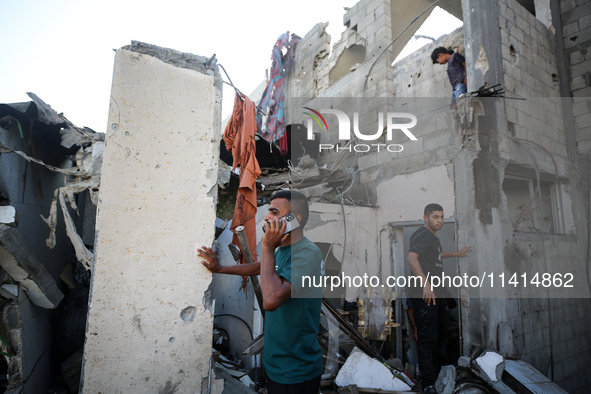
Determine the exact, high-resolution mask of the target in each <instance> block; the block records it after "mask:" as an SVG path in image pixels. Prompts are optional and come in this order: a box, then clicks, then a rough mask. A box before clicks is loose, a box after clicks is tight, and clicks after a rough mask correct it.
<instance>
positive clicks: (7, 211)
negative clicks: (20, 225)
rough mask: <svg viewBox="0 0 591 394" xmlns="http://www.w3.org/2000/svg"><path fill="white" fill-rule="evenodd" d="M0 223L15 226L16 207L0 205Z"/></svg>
mask: <svg viewBox="0 0 591 394" xmlns="http://www.w3.org/2000/svg"><path fill="white" fill-rule="evenodd" d="M0 224H6V225H9V226H16V225H17V221H16V209H15V208H14V207H11V206H10V205H5V206H1V207H0Z"/></svg>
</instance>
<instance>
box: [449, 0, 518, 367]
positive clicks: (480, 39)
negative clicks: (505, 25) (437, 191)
mask: <svg viewBox="0 0 591 394" xmlns="http://www.w3.org/2000/svg"><path fill="white" fill-rule="evenodd" d="M462 10H463V21H464V32H465V47H466V68H467V73H468V91H473V90H476V89H478V88H479V87H481V86H482V85H484V84H485V83H489V84H490V85H496V84H502V85H503V86H504V83H505V78H504V71H503V57H502V53H501V32H500V21H499V15H500V4H499V2H498V1H490V0H462ZM482 108H483V112H484V115H483V116H482V117H479V121H478V126H477V130H476V131H475V132H476V135H475V138H474V139H473V140H472V142H471V143H469V144H468V150H469V152H466V153H464V154H462V155H461V156H460V157H459V158H458V159H457V160H456V161H455V163H454V164H455V170H456V185H455V187H456V196H457V201H456V207H457V215H458V241H459V245H472V247H473V249H474V252H473V253H471V255H470V257H469V258H466V259H460V262H459V269H460V274H464V273H470V274H476V275H483V274H485V273H486V274H490V273H493V274H494V275H497V274H499V273H501V272H503V271H504V269H505V261H504V258H503V255H501V254H500V253H498V251H496V250H495V248H498V245H503V228H502V222H501V217H500V214H499V208H500V205H501V186H502V180H503V174H504V169H505V165H506V163H504V162H503V160H502V159H501V157H500V152H499V137H500V136H502V135H505V134H507V129H508V125H507V116H506V112H505V106H504V103H503V101H502V99H482ZM468 203H469V204H468ZM466 207H475V208H476V209H475V210H472V208H466ZM462 295H463V296H464V297H466V298H465V300H464V302H463V303H462V305H461V311H462V317H461V319H462V339H463V341H462V342H463V353H464V354H466V355H467V354H470V352H471V350H472V346H482V347H487V346H493V347H496V346H497V343H496V338H497V333H496V332H497V326H498V324H499V323H500V322H503V321H505V320H506V311H505V309H506V308H505V307H504V304H505V301H506V300H505V299H502V296H503V294H502V290H500V289H497V288H494V289H489V290H486V291H480V290H479V289H476V288H469V289H467V290H466V292H464V294H462ZM495 296H496V297H499V299H498V300H495V299H494V298H495Z"/></svg>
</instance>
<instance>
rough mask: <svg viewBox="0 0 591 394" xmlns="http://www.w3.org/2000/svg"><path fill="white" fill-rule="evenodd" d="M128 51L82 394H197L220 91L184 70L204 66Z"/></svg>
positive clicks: (112, 140)
mask: <svg viewBox="0 0 591 394" xmlns="http://www.w3.org/2000/svg"><path fill="white" fill-rule="evenodd" d="M136 47H137V46H136ZM133 49H134V45H132V47H131V50H129V49H120V50H118V51H117V52H116V55H115V67H114V72H113V85H112V90H111V104H110V110H109V123H108V132H107V135H106V143H105V145H106V146H105V152H104V163H103V170H102V171H103V172H102V182H101V183H102V184H101V191H100V196H99V198H100V201H99V207H98V221H97V231H98V235H97V244H96V249H95V250H96V257H95V262H94V265H93V276H92V287H91V295H90V297H91V298H90V301H89V314H88V322H87V332H86V344H85V349H84V364H83V376H82V380H83V382H82V387H83V392H85V393H97V392H110V393H124V392H130V391H131V392H166V393H173V392H201V391H202V381H203V380H205V384H207V382H206V380H207V376H208V370H209V359H210V355H211V340H212V316H211V311H210V310H209V309H210V307H211V305H210V301H209V290H208V289H209V286H210V283H211V278H212V277H211V274H210V273H209V272H208V271H207V270H206V269H205V268H204V267H203V266H202V265H201V264H199V263H198V259H197V257H196V254H195V248H196V247H198V246H201V245H208V244H210V243H211V240H212V239H213V236H214V228H215V227H214V226H215V225H214V223H215V219H216V212H215V209H216V195H217V163H218V155H219V149H218V147H219V139H220V124H221V116H220V114H221V112H220V109H221V80H220V79H219V76H218V75H217V74H216V73H215V72H214V70H215V69H214V68H213V67H211V68H210V69H208V68H207V67H203V70H202V71H201V72H199V71H195V70H194V69H191V67H187V66H185V65H183V64H186V63H190V64H203V63H205V61H206V59H205V58H201V57H197V56H194V55H189V54H180V53H179V52H176V51H170V50H167V49H164V48H160V49H158V48H157V47H153V46H151V47H150V52H149V53H150V54H149V55H148V54H143V53H138V52H136V51H134V50H133ZM155 56H156V57H155ZM171 56H172V58H173V59H177V60H178V59H185V60H187V59H189V61H187V62H181V67H182V68H181V67H179V63H178V62H174V61H170V59H171ZM171 63H173V64H171ZM185 67H187V68H185Z"/></svg>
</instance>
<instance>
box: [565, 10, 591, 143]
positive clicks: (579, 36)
mask: <svg viewBox="0 0 591 394" xmlns="http://www.w3.org/2000/svg"><path fill="white" fill-rule="evenodd" d="M560 9H561V12H562V26H563V34H564V47H565V51H566V53H565V55H566V61H567V63H568V66H569V69H570V76H571V81H570V87H571V92H572V95H573V97H574V99H573V100H574V102H573V115H574V117H575V127H576V138H577V143H578V152H579V153H580V154H588V153H589V152H591V98H590V97H591V2H589V1H587V0H562V1H560Z"/></svg>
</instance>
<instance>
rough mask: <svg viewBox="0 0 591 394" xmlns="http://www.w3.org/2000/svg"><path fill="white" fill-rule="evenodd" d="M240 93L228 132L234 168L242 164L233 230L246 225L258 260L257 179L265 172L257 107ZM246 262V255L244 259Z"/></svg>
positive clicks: (250, 244)
mask: <svg viewBox="0 0 591 394" xmlns="http://www.w3.org/2000/svg"><path fill="white" fill-rule="evenodd" d="M243 99H244V101H243V100H242V99H241V98H240V96H239V95H238V94H236V97H235V98H234V110H233V112H232V117H231V118H230V121H229V122H228V125H227V126H226V130H225V131H224V142H225V144H226V149H228V152H231V153H232V158H233V164H232V170H233V169H235V168H236V167H238V166H239V167H240V184H239V186H238V194H237V196H236V208H235V209H234V217H233V218H232V226H231V227H230V230H232V232H233V231H234V229H235V228H236V227H238V226H244V232H245V234H246V239H247V240H248V246H249V247H250V252H251V253H252V257H253V259H254V260H255V261H256V260H257V243H256V227H255V226H256V221H255V215H256V213H257V189H256V180H257V177H258V176H259V175H261V169H260V167H259V162H258V161H257V158H256V144H255V139H254V135H255V133H256V129H257V126H256V108H255V104H254V102H253V101H252V100H250V99H249V98H248V97H243ZM232 243H233V244H235V245H237V246H238V247H240V243H239V242H238V237H237V236H236V234H234V237H233V239H232ZM240 262H241V263H242V264H244V262H245V261H244V258H242V259H241V261H240Z"/></svg>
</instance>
